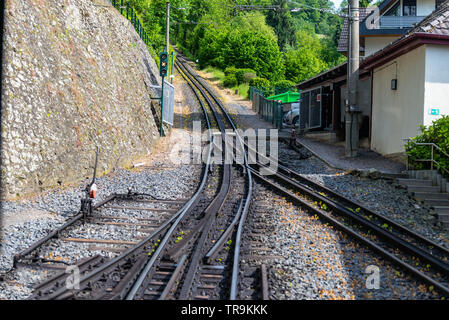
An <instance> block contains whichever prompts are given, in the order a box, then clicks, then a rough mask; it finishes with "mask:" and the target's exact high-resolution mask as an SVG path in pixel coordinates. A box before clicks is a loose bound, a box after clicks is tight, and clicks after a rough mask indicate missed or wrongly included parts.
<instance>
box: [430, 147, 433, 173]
mask: <svg viewBox="0 0 449 320" xmlns="http://www.w3.org/2000/svg"><path fill="white" fill-rule="evenodd" d="M430 170H433V144H432V153H431V157H430Z"/></svg>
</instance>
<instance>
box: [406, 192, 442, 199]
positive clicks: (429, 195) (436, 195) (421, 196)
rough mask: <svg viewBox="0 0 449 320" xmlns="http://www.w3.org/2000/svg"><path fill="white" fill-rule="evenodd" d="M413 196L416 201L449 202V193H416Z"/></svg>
mask: <svg viewBox="0 0 449 320" xmlns="http://www.w3.org/2000/svg"><path fill="white" fill-rule="evenodd" d="M413 196H414V198H415V199H416V200H419V201H426V200H427V199H432V200H449V193H438V192H414V193H413Z"/></svg>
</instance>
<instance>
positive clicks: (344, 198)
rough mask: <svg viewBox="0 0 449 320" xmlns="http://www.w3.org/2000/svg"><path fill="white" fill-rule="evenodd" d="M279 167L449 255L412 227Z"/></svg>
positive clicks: (282, 168)
mask: <svg viewBox="0 0 449 320" xmlns="http://www.w3.org/2000/svg"><path fill="white" fill-rule="evenodd" d="M279 169H281V171H283V172H284V173H286V174H287V175H288V176H290V177H294V178H295V179H299V180H301V181H303V182H305V183H306V184H310V185H312V186H313V187H314V188H317V189H320V190H322V191H324V192H325V193H327V194H329V195H331V196H332V197H335V198H336V199H339V200H341V201H344V202H347V203H348V204H350V205H352V206H354V207H356V208H360V209H361V210H363V211H364V212H365V213H366V215H372V216H373V217H376V218H378V219H380V220H381V221H383V222H385V223H387V224H388V225H389V226H393V227H394V228H395V229H397V230H399V231H401V232H403V233H404V234H405V235H407V236H410V237H412V238H415V239H416V240H417V241H420V242H422V243H423V244H425V245H426V246H432V247H435V248H437V249H438V250H440V251H441V252H443V253H444V254H446V255H449V249H447V248H445V247H443V246H442V245H440V244H438V243H436V242H434V241H432V240H430V239H428V238H425V237H423V236H422V235H420V234H418V233H417V232H415V231H413V230H411V229H409V228H407V227H405V226H402V225H400V224H399V223H397V222H395V221H393V220H391V219H390V218H388V217H386V216H384V215H382V214H380V213H376V212H374V211H372V210H370V209H368V208H367V207H366V206H364V205H362V204H360V203H358V202H356V201H354V200H351V199H349V198H347V197H345V196H344V195H341V194H339V193H338V192H336V191H334V190H332V189H329V188H327V187H326V186H323V185H322V184H320V183H317V182H315V181H313V180H310V179H308V178H306V177H304V176H303V175H302V174H299V173H297V172H295V171H293V170H291V169H289V168H287V167H284V166H279Z"/></svg>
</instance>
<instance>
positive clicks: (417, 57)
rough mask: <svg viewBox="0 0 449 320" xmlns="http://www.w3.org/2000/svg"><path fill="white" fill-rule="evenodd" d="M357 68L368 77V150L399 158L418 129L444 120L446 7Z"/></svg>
mask: <svg viewBox="0 0 449 320" xmlns="http://www.w3.org/2000/svg"><path fill="white" fill-rule="evenodd" d="M403 1H405V0H403ZM361 66H362V68H364V69H365V70H370V71H371V75H372V90H371V95H372V103H371V110H372V119H371V149H373V150H374V151H377V152H379V153H381V154H392V153H398V152H403V151H404V149H403V144H404V142H403V139H406V138H409V137H414V136H416V135H418V134H419V126H420V125H426V126H428V125H430V124H431V123H432V121H434V120H436V119H437V118H439V117H441V116H442V115H449V2H445V3H444V4H443V5H442V6H441V7H440V8H439V9H438V10H436V11H435V12H434V13H432V14H431V15H429V16H428V17H426V18H425V19H424V20H422V21H421V22H420V23H419V24H418V25H417V26H416V27H415V28H413V29H412V30H410V31H409V32H408V33H407V34H406V35H404V36H402V37H401V38H399V39H397V40H396V41H395V42H393V43H392V44H390V45H388V46H386V47H385V48H383V49H382V50H379V51H377V52H375V53H374V54H372V55H371V56H369V57H367V58H365V60H364V61H363V62H362V64H361Z"/></svg>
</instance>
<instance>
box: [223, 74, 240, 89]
mask: <svg viewBox="0 0 449 320" xmlns="http://www.w3.org/2000/svg"><path fill="white" fill-rule="evenodd" d="M237 84H238V83H237V79H236V77H235V74H232V73H231V74H228V75H227V76H226V77H225V78H224V80H223V85H224V86H225V87H227V88H232V87H234V86H236V85H237Z"/></svg>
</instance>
